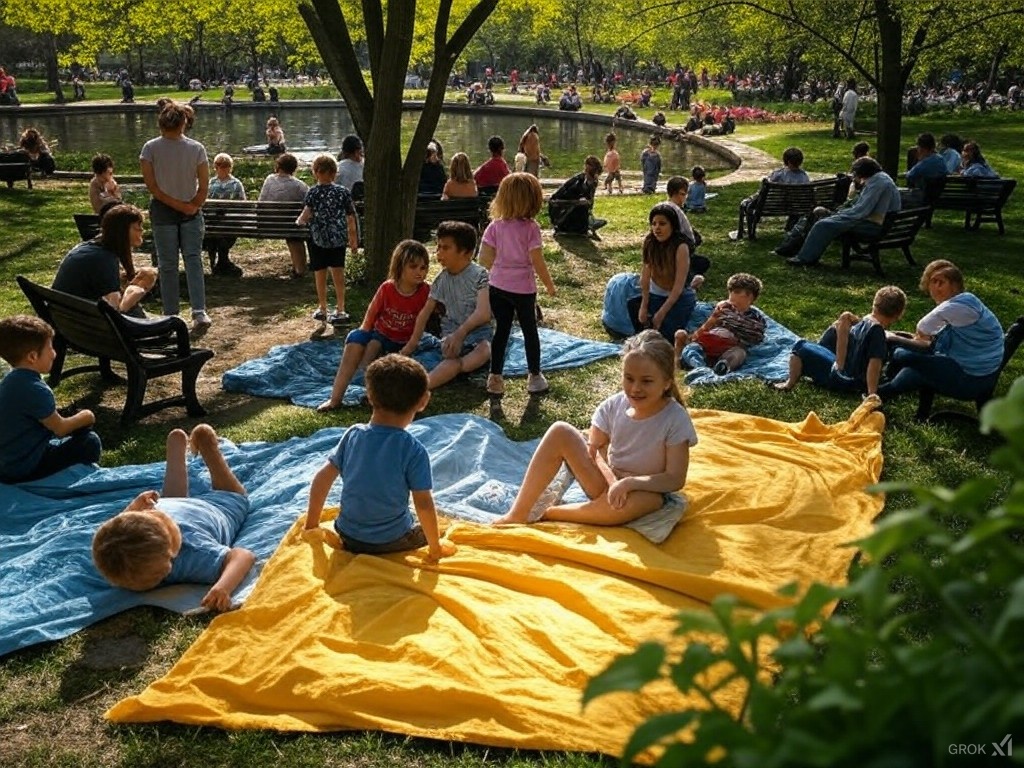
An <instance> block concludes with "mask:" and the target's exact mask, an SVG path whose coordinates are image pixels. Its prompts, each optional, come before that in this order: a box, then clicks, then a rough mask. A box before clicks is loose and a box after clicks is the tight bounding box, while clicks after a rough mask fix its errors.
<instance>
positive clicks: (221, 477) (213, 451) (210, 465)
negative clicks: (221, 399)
mask: <svg viewBox="0 0 1024 768" xmlns="http://www.w3.org/2000/svg"><path fill="white" fill-rule="evenodd" d="M189 443H191V445H192V452H193V453H198V454H199V455H200V456H202V457H203V462H204V463H205V464H206V468H207V469H209V470H210V484H211V485H212V486H213V490H215V491H232V492H233V493H241V494H245V492H246V491H245V486H243V485H242V484H241V483H240V482H238V478H237V477H235V473H234V472H232V471H231V467H229V466H228V463H227V461H226V460H225V459H224V454H223V453H221V452H220V446H219V445H218V444H217V433H216V432H214V431H213V427H211V426H210V425H209V424H200V425H198V426H197V427H196V428H195V429H193V430H192V434H191V436H189Z"/></svg>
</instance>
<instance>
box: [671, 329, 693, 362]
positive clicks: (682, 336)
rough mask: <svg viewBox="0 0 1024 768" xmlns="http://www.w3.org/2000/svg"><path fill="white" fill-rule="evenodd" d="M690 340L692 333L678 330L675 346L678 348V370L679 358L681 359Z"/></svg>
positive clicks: (676, 357) (676, 358)
mask: <svg viewBox="0 0 1024 768" xmlns="http://www.w3.org/2000/svg"><path fill="white" fill-rule="evenodd" d="M689 340H690V335H689V334H688V333H687V332H686V331H683V330H679V331H676V334H675V344H674V346H675V348H676V356H675V360H676V370H677V371H678V370H679V359H680V357H681V356H682V354H683V347H685V346H686V344H687V342H689Z"/></svg>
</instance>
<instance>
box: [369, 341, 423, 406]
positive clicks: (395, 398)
mask: <svg viewBox="0 0 1024 768" xmlns="http://www.w3.org/2000/svg"><path fill="white" fill-rule="evenodd" d="M427 389H428V384H427V369H426V368H424V367H423V365H422V364H420V362H419V361H417V360H414V359H413V358H411V357H407V356H406V355H394V354H392V355H384V357H379V358H377V359H376V360H374V361H373V362H372V363H370V365H369V367H368V368H367V369H366V395H367V397H368V398H369V400H370V404H371V405H372V406H373V407H374V408H380V409H381V410H383V411H388V412H389V413H399V414H401V413H409V411H411V410H412V409H413V408H415V407H416V406H417V405H419V403H420V400H422V399H423V396H424V395H425V394H426V393H427Z"/></svg>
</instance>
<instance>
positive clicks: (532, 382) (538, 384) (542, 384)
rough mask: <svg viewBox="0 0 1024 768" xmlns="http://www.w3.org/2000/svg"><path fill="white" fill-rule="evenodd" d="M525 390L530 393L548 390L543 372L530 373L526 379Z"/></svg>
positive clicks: (541, 392)
mask: <svg viewBox="0 0 1024 768" xmlns="http://www.w3.org/2000/svg"><path fill="white" fill-rule="evenodd" d="M526 391H527V392H529V393H530V394H531V395H540V394H543V393H545V392H547V391H548V380H547V379H545V378H544V374H543V373H531V374H530V375H529V377H528V378H527V379H526Z"/></svg>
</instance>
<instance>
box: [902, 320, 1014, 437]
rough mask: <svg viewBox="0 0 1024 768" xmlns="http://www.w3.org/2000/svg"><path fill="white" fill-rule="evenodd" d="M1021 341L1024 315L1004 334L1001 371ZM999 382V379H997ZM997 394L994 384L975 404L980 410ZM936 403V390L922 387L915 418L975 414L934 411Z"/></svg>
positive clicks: (921, 419)
mask: <svg viewBox="0 0 1024 768" xmlns="http://www.w3.org/2000/svg"><path fill="white" fill-rule="evenodd" d="M1021 341H1024V315H1021V316H1020V317H1018V318H1017V319H1016V321H1014V323H1013V324H1012V325H1011V326H1010V327H1009V328H1007V329H1006V333H1004V334H1003V361H1002V363H1001V364H1000V365H999V372H1000V373H1002V371H1003V369H1004V368H1006V366H1007V364H1008V363H1009V362H1010V359H1011V358H1012V357H1013V355H1014V353H1015V352H1016V351H1017V348H1018V347H1019V346H1020V344H1021ZM997 383H998V381H997ZM994 394H995V386H994V385H993V387H992V390H991V391H989V392H986V393H985V394H984V395H982V396H981V397H978V398H975V400H974V404H975V406H977V409H978V411H979V412H980V411H981V408H982V406H983V405H985V403H987V402H988V401H989V400H991V399H992V396H993V395H994ZM934 403H935V391H934V390H931V389H922V390H920V391H919V392H918V399H917V414H916V416H915V418H916V419H917V420H918V421H939V420H942V419H949V418H967V419H971V420H973V419H974V417H973V416H969V415H968V414H965V413H961V412H959V411H936V412H934V413H933V412H932V405H933V404H934Z"/></svg>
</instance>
